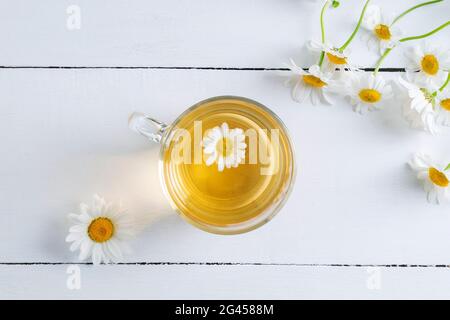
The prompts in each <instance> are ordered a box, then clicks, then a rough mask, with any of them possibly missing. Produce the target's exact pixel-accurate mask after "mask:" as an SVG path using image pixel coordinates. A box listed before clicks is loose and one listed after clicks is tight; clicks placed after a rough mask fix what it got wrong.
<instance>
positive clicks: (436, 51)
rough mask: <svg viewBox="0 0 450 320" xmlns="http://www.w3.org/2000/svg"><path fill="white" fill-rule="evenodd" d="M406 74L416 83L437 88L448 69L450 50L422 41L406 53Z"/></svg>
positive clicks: (443, 79)
mask: <svg viewBox="0 0 450 320" xmlns="http://www.w3.org/2000/svg"><path fill="white" fill-rule="evenodd" d="M405 55H406V57H407V67H406V74H407V77H408V79H409V80H410V81H413V82H415V83H417V84H420V85H424V86H430V87H432V88H439V87H440V86H441V85H442V83H443V82H444V81H445V78H446V77H447V70H449V69H450V50H443V49H441V48H439V47H435V46H432V45H431V44H429V43H428V42H422V43H421V44H420V45H417V46H415V47H413V48H409V49H408V50H407V51H406V53H405Z"/></svg>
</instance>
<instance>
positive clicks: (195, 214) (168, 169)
mask: <svg viewBox="0 0 450 320" xmlns="http://www.w3.org/2000/svg"><path fill="white" fill-rule="evenodd" d="M223 123H226V124H227V125H228V127H229V129H230V130H232V129H235V128H240V129H242V130H243V132H244V133H245V143H246V147H245V160H244V161H242V162H241V163H240V164H239V165H238V166H237V167H230V168H224V169H223V170H222V171H220V170H219V168H218V165H217V163H213V164H212V165H209V166H208V165H206V163H205V160H206V159H207V155H204V153H203V144H202V138H203V137H204V135H205V133H208V130H210V129H213V128H214V127H220V126H221V125H222V124H223ZM160 142H161V154H160V163H159V171H160V178H161V183H162V186H163V189H164V193H165V194H166V196H167V198H168V199H169V201H170V203H171V205H172V207H173V208H174V209H175V210H176V211H177V212H179V214H180V215H181V216H182V217H183V218H184V219H185V220H187V221H188V222H189V223H191V224H193V225H194V226H196V227H198V228H200V229H202V230H205V231H208V232H211V233H216V234H238V233H243V232H247V231H250V230H253V229H255V228H258V227H259V226H261V225H263V224H265V223H266V222H268V221H269V220H270V219H271V218H272V217H273V216H274V215H275V214H276V213H277V212H278V210H279V209H280V208H281V207H282V206H283V204H284V203H285V201H286V200H287V197H288V195H289V193H290V191H291V188H292V185H293V182H294V179H295V160H294V152H293V149H292V144H291V141H290V139H289V136H288V133H287V130H286V127H285V126H284V124H283V123H282V122H281V120H280V119H279V118H278V117H277V116H276V115H275V114H274V113H273V112H272V111H270V110H269V109H267V108H266V107H264V106H263V105H261V104H259V103H258V102H256V101H252V100H250V99H246V98H241V97H233V96H223V97H215V98H210V99H207V100H205V101H202V102H199V103H197V104H196V105H194V106H192V107H191V108H189V109H188V110H186V111H185V112H184V113H183V114H182V115H180V116H179V117H178V118H177V119H176V120H175V121H174V122H173V123H172V124H171V125H169V126H167V127H164V128H163V130H162V131H161V139H160ZM217 150H219V149H217ZM220 152H223V151H220ZM224 155H225V154H224Z"/></svg>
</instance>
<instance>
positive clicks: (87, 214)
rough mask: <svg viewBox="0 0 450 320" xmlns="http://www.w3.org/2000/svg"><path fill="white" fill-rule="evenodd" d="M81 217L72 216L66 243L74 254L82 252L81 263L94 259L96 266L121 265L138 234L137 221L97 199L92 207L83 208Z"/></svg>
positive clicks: (81, 206)
mask: <svg viewBox="0 0 450 320" xmlns="http://www.w3.org/2000/svg"><path fill="white" fill-rule="evenodd" d="M80 211H81V212H80V213H79V214H75V213H71V214H69V219H70V220H71V221H72V223H73V225H72V227H70V229H69V235H68V236H67V237H66V242H72V244H71V246H70V251H76V250H79V251H80V254H79V259H80V260H81V261H83V260H86V259H88V258H92V262H93V263H94V265H98V264H100V263H102V262H104V263H109V262H119V261H120V260H121V259H122V258H123V251H128V246H127V244H126V243H125V242H126V240H129V239H130V238H132V237H133V236H134V234H135V225H134V221H133V219H131V217H130V216H129V215H128V214H127V213H126V211H124V210H123V209H122V208H121V207H119V206H114V205H113V204H111V203H106V201H105V200H104V199H103V198H100V197H99V196H98V195H94V197H93V202H92V205H91V206H88V205H86V204H84V203H82V204H81V205H80Z"/></svg>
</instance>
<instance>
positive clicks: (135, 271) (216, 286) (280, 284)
mask: <svg viewBox="0 0 450 320" xmlns="http://www.w3.org/2000/svg"><path fill="white" fill-rule="evenodd" d="M68 267H69V266H64V265H63V266H0V299H449V298H450V293H449V292H450V290H449V289H450V270H449V269H448V268H408V269H405V268H365V267H362V268H353V267H352V268H350V267H345V268H337V267H297V266H295V267H287V266H284V267H280V266H264V267H255V266H102V267H92V266H81V267H80V273H79V274H80V280H81V281H80V284H81V287H80V290H70V289H68V287H67V281H68V278H69V277H70V276H72V275H74V271H73V269H69V272H70V275H69V274H67V269H68ZM72 279H73V278H72ZM71 283H73V282H71ZM72 288H73V287H72Z"/></svg>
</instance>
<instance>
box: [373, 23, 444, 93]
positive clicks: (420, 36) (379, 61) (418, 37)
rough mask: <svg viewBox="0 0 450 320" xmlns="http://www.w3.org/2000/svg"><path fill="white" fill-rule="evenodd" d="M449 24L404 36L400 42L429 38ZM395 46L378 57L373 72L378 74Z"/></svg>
mask: <svg viewBox="0 0 450 320" xmlns="http://www.w3.org/2000/svg"><path fill="white" fill-rule="evenodd" d="M448 25H450V21H447V22H446V23H444V24H442V25H440V26H439V27H437V28H436V29H434V30H431V31H430V32H428V33H425V34H422V35H419V36H412V37H407V38H402V39H400V40H399V42H406V41H412V40H419V39H423V38H427V37H429V36H431V35H433V34H435V33H437V32H439V31H441V30H442V29H444V28H445V27H447V26H448ZM394 48H395V47H392V48H389V49H386V50H385V51H384V53H383V55H382V56H381V57H380V59H378V62H377V64H376V66H375V71H374V72H373V74H374V75H377V73H378V71H379V70H380V67H381V64H382V63H383V61H384V59H386V57H387V56H388V55H389V53H391V51H392V50H393V49H394ZM447 84H448V83H445V86H446V85H447Z"/></svg>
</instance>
